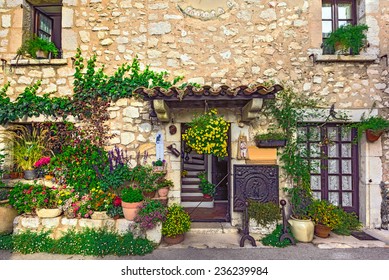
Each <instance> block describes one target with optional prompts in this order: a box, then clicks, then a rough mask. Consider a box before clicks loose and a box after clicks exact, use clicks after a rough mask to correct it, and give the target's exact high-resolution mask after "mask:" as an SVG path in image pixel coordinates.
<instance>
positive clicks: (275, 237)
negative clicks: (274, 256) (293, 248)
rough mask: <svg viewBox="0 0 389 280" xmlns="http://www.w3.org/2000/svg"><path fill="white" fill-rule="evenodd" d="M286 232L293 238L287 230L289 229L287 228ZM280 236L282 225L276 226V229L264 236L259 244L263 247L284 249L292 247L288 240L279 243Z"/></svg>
mask: <svg viewBox="0 0 389 280" xmlns="http://www.w3.org/2000/svg"><path fill="white" fill-rule="evenodd" d="M288 232H289V234H290V236H292V238H293V235H292V233H291V231H290V230H289V228H288ZM281 235H282V225H277V227H276V229H275V230H274V231H273V232H272V233H270V234H269V235H266V236H265V237H264V238H262V239H261V243H262V244H263V245H265V246H273V247H279V248H284V247H287V246H289V245H292V243H291V242H290V240H289V239H284V240H283V241H282V242H280V237H281Z"/></svg>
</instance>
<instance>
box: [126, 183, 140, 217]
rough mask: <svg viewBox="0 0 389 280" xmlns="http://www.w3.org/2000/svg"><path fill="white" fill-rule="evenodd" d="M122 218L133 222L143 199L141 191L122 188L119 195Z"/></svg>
mask: <svg viewBox="0 0 389 280" xmlns="http://www.w3.org/2000/svg"><path fill="white" fill-rule="evenodd" d="M121 199H122V208H123V214H124V218H126V219H127V220H129V221H133V220H134V219H135V217H136V214H137V213H138V210H139V207H140V206H141V205H142V201H143V199H144V197H143V194H142V191H141V190H140V189H137V188H132V187H128V188H124V189H123V190H122V193H121Z"/></svg>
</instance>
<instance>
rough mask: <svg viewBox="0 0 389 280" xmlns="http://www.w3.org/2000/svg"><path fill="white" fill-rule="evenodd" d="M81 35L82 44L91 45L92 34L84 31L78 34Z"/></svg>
mask: <svg viewBox="0 0 389 280" xmlns="http://www.w3.org/2000/svg"><path fill="white" fill-rule="evenodd" d="M78 34H79V35H80V39H81V42H83V43H89V42H90V33H89V32H88V31H85V30H82V31H80V32H78Z"/></svg>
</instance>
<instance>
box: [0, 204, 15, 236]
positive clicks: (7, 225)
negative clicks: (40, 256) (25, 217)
mask: <svg viewBox="0 0 389 280" xmlns="http://www.w3.org/2000/svg"><path fill="white" fill-rule="evenodd" d="M17 215H18V212H17V211H16V210H15V209H14V208H12V207H8V206H5V205H2V204H0V233H2V234H3V233H4V234H8V233H12V231H13V221H14V219H15V218H16V216H17Z"/></svg>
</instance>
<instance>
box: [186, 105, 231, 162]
mask: <svg viewBox="0 0 389 280" xmlns="http://www.w3.org/2000/svg"><path fill="white" fill-rule="evenodd" d="M188 126H189V127H188V128H187V129H186V131H185V133H184V134H182V140H184V141H185V144H186V145H187V146H188V147H190V148H191V149H193V150H195V151H196V152H197V153H198V154H212V155H215V156H217V157H225V156H227V154H228V153H227V139H228V129H229V127H230V124H229V123H228V122H227V121H226V120H225V119H224V118H223V117H222V116H218V112H217V110H216V109H212V110H210V111H209V112H207V113H205V114H202V115H199V116H197V117H195V118H194V119H193V120H192V121H191V122H190V123H188Z"/></svg>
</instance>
